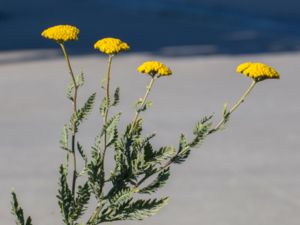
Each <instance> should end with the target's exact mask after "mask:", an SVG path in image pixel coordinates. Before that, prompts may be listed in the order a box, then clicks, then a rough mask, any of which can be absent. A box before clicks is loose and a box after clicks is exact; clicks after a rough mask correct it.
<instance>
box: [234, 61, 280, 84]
mask: <svg viewBox="0 0 300 225" xmlns="http://www.w3.org/2000/svg"><path fill="white" fill-rule="evenodd" d="M236 72H238V73H242V74H243V75H245V76H248V77H251V78H252V79H254V80H255V81H262V80H265V79H279V78H280V75H279V73H278V72H277V71H276V70H275V69H274V68H272V67H271V66H268V65H266V64H263V63H259V62H255V63H254V62H245V63H242V64H240V65H239V66H238V67H237V68H236Z"/></svg>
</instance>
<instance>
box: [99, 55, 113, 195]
mask: <svg viewBox="0 0 300 225" xmlns="http://www.w3.org/2000/svg"><path fill="white" fill-rule="evenodd" d="M112 58H113V55H109V58H108V66H107V74H106V108H105V113H104V121H103V122H104V126H106V124H107V119H108V112H109V108H110V71H111V63H112ZM106 145H107V132H106V130H105V131H104V149H103V156H102V170H103V171H104V159H105V154H106V150H107V146H106ZM103 185H104V184H103ZM103 185H102V187H101V188H100V192H102V189H103Z"/></svg>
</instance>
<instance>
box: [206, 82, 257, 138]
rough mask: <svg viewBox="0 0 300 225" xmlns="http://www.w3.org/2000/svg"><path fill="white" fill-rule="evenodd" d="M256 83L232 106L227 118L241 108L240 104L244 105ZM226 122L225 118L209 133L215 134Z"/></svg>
mask: <svg viewBox="0 0 300 225" xmlns="http://www.w3.org/2000/svg"><path fill="white" fill-rule="evenodd" d="M256 83H257V82H256V81H255V80H253V82H252V83H251V85H250V86H249V88H248V89H247V90H246V91H245V93H244V94H243V95H242V97H241V98H240V99H239V100H238V101H237V103H236V104H235V105H234V106H232V108H231V109H230V110H229V112H227V115H226V116H227V117H228V116H229V115H231V114H232V113H233V112H234V111H235V110H236V109H237V108H238V107H239V106H240V104H242V103H243V102H244V101H245V99H246V97H247V96H248V95H249V94H250V92H251V91H252V89H253V88H254V86H255V85H256ZM225 121H226V118H225V117H223V119H222V120H221V121H220V122H219V123H218V124H217V125H216V126H215V128H213V129H212V130H211V131H210V132H209V133H213V132H215V131H217V130H218V129H219V128H220V127H221V126H222V125H223V124H224V122H225Z"/></svg>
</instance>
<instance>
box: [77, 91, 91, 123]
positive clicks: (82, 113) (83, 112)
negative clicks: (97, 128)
mask: <svg viewBox="0 0 300 225" xmlns="http://www.w3.org/2000/svg"><path fill="white" fill-rule="evenodd" d="M95 97H96V93H93V94H92V95H91V96H90V97H89V98H88V99H87V101H86V102H85V104H84V106H83V107H82V108H81V109H79V110H78V111H77V121H76V122H77V123H80V122H82V121H83V120H85V119H86V117H87V115H88V114H89V113H90V112H91V111H92V109H93V105H94V102H95Z"/></svg>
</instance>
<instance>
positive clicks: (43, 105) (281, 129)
mask: <svg viewBox="0 0 300 225" xmlns="http://www.w3.org/2000/svg"><path fill="white" fill-rule="evenodd" d="M31 54H33V53H32V52H31ZM0 57H2V58H3V57H4V58H5V54H4V53H2V55H0ZM148 59H152V58H150V57H148V56H146V55H126V56H125V55H122V56H120V57H117V58H116V60H115V61H114V62H113V64H114V65H113V70H112V73H113V77H112V81H113V86H116V85H117V84H118V85H121V87H122V89H121V94H122V97H121V105H120V110H121V111H122V112H123V120H122V126H123V125H124V124H125V123H127V122H128V121H129V120H130V119H131V118H132V113H133V110H132V107H131V106H132V105H133V101H134V100H135V99H137V98H138V97H140V96H142V94H143V92H144V89H145V85H146V83H147V81H148V80H149V78H148V77H146V76H144V75H139V74H137V72H135V68H136V66H138V65H139V64H140V63H141V62H143V61H144V60H148ZM159 60H162V61H163V62H165V63H166V64H168V65H169V66H170V67H171V68H172V69H173V71H174V76H172V77H168V78H161V79H159V81H158V82H157V85H156V86H155V87H154V90H153V93H152V94H151V97H150V98H151V99H152V100H153V101H154V105H153V107H152V109H151V111H149V112H147V113H145V114H144V116H145V126H146V127H147V128H146V129H145V133H150V132H151V131H157V132H158V133H159V135H158V137H157V138H156V139H155V142H156V144H163V145H165V144H173V145H176V144H177V138H178V135H179V133H180V132H182V131H184V132H185V133H190V131H191V128H192V126H193V124H194V123H195V122H196V121H197V120H198V119H199V118H201V116H202V115H206V114H209V113H211V112H215V117H216V119H215V120H216V121H217V120H218V118H219V114H220V110H221V109H222V105H223V103H224V102H229V103H233V102H234V101H235V100H236V99H237V98H238V97H239V96H240V95H241V93H242V92H243V91H244V90H245V89H246V88H247V86H248V85H249V83H250V80H249V79H247V78H245V77H243V76H241V75H238V74H235V72H234V70H235V67H236V65H237V64H238V63H240V62H243V61H248V60H255V61H257V60H258V61H263V62H266V63H269V64H271V65H273V66H274V67H276V68H277V69H278V71H279V72H280V73H281V76H282V79H281V80H280V81H277V80H276V81H265V82H262V83H261V84H259V85H258V86H257V87H256V89H255V90H254V92H253V93H252V94H251V95H250V96H249V98H248V99H247V101H246V104H243V105H242V106H241V108H240V109H239V110H238V111H237V112H236V113H235V114H234V115H233V117H232V120H231V122H230V126H229V127H228V129H226V130H225V131H223V132H222V133H219V134H216V135H214V136H211V137H210V138H208V139H207V140H206V142H205V143H204V145H203V146H202V147H201V149H199V150H196V151H194V152H193V153H192V156H191V158H190V159H189V160H188V162H187V163H186V164H183V165H181V166H176V167H174V168H173V170H172V177H171V181H170V182H169V183H168V184H167V185H166V187H165V188H164V189H163V191H162V192H161V193H160V194H159V195H166V194H168V195H170V197H171V201H170V204H169V205H168V206H167V207H166V208H165V209H163V210H162V211H161V212H160V213H159V215H157V216H156V217H153V218H150V219H147V220H146V221H144V222H138V223H136V222H127V223H122V224H145V225H150V224H157V225H160V224H172V225H183V224H188V225H198V224H205V225H270V224H272V225H282V224H284V225H299V222H300V214H299V208H300V175H299V169H300V163H299V162H300V148H299V147H300V143H299V134H300V128H299V113H300V105H299V96H300V90H299V81H300V78H299V74H298V71H299V69H300V67H299V62H300V55H299V54H289V55H288V54H287V55H261V56H249V57H248V56H243V57H206V58H204V57H192V58H159ZM105 63H106V59H105V58H103V57H97V56H90V57H89V56H86V57H77V58H74V59H73V64H74V67H75V71H80V70H83V71H84V72H85V73H86V80H87V84H86V86H85V89H84V90H83V91H82V92H81V93H80V96H81V97H82V96H84V97H86V96H87V95H88V94H89V93H90V92H92V90H95V89H96V88H97V83H98V78H99V76H100V75H101V74H104V73H105ZM0 74H1V82H0V102H1V117H0V124H1V129H0V137H1V142H0V224H1V225H12V224H14V223H13V218H12V216H10V213H9V207H10V204H9V193H10V190H11V188H12V187H14V188H15V189H16V191H17V193H18V195H19V196H20V201H21V203H22V205H23V206H24V208H25V211H26V214H30V215H32V217H33V220H34V224H43V225H50V224H51V225H53V224H60V217H59V212H58V207H57V205H56V198H55V195H56V188H57V168H58V165H59V163H60V162H62V160H63V157H64V156H63V155H64V154H63V152H62V151H61V150H59V148H58V138H59V134H60V129H61V127H62V126H63V124H64V123H65V122H66V121H67V120H68V116H69V113H70V110H71V105H68V101H67V100H66V99H65V98H64V88H65V84H66V81H67V79H68V77H67V73H66V66H65V63H64V61H63V59H62V58H58V59H53V60H48V61H32V62H26V63H15V64H14V63H12V64H8V65H6V64H2V65H1V67H0ZM101 95H103V93H102V94H101ZM98 99H99V98H98ZM81 100H83V98H81ZM96 121H97V113H96V110H95V111H94V112H93V116H92V117H91V119H90V120H89V121H87V122H86V123H85V125H84V126H83V127H82V130H81V132H80V134H79V138H80V140H82V142H83V143H84V145H85V146H86V148H87V147H88V146H90V144H91V143H92V141H93V138H94V132H95V131H96V130H97V122H96ZM120 224H121V223H120Z"/></svg>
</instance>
